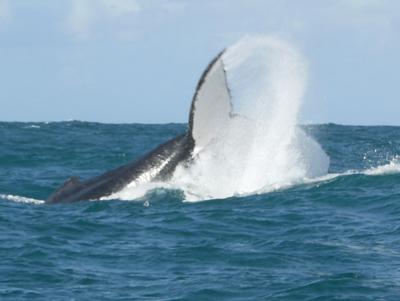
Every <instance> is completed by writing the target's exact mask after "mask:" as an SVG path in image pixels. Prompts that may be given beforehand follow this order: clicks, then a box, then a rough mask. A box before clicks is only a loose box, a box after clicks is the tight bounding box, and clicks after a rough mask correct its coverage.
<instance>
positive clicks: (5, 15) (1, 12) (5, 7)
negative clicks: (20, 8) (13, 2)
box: [0, 0, 11, 24]
mask: <svg viewBox="0 0 400 301" xmlns="http://www.w3.org/2000/svg"><path fill="white" fill-rule="evenodd" d="M10 18H11V8H10V2H9V1H8V0H0V24H2V23H6V22H8V21H9V20H10Z"/></svg>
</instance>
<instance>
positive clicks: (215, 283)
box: [0, 121, 400, 301]
mask: <svg viewBox="0 0 400 301" xmlns="http://www.w3.org/2000/svg"><path fill="white" fill-rule="evenodd" d="M304 128H305V130H306V132H307V133H308V134H309V135H311V136H313V137H314V138H315V139H316V140H317V141H318V142H319V143H320V144H321V146H322V147H323V149H324V150H325V152H326V153H327V154H328V155H329V157H330V161H331V163H330V169H329V174H330V176H327V177H325V178H323V179H320V180H318V181H315V182H305V183H304V184H299V185H295V186H292V187H289V188H287V189H281V190H277V191H274V192H271V193H266V194H258V195H251V196H246V197H232V198H229V199H224V200H211V201H202V202H196V203H187V202H184V194H183V192H182V191H180V190H179V189H178V190H165V189H158V190H154V191H152V192H149V193H148V194H147V195H146V197H145V198H142V199H140V200H137V201H119V200H112V201H93V202H77V203H73V204H60V205H44V204H40V201H35V200H44V199H46V197H47V196H48V195H49V194H51V193H52V192H53V190H54V189H55V188H57V187H59V186H60V184H61V183H63V182H64V181H65V180H66V179H67V178H68V177H69V176H71V175H79V176H80V177H82V178H88V177H91V176H95V175H98V174H100V173H102V172H104V171H106V170H109V169H111V168H114V167H116V166H118V165H121V164H124V163H126V162H128V161H130V160H132V159H135V158H139V157H140V156H141V155H143V154H144V153H145V152H146V151H149V150H151V149H152V148H153V147H154V146H156V145H157V144H159V143H161V142H163V141H165V140H167V139H169V138H172V137H174V136H176V135H177V134H179V133H182V132H183V131H185V129H186V125H182V124H166V125H138V124H115V125H113V124H100V123H88V122H78V121H73V122H60V123H0V141H1V144H0V207H1V209H0V230H1V231H0V300H93V299H98V300H296V301H299V300H400V164H398V163H397V160H398V157H397V156H398V155H400V128H398V127H356V126H340V125H334V124H327V125H314V126H305V127H304Z"/></svg>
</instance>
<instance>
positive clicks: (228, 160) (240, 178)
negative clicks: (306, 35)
mask: <svg viewBox="0 0 400 301" xmlns="http://www.w3.org/2000/svg"><path fill="white" fill-rule="evenodd" d="M221 59H222V62H223V65H224V68H225V71H226V76H227V83H228V86H229V90H230V94H231V100H232V104H233V114H232V117H231V118H230V119H229V122H228V124H224V128H223V129H222V130H221V129H218V131H215V137H214V139H213V140H212V142H211V143H210V144H209V145H208V146H207V147H206V148H205V149H203V150H202V151H201V152H199V153H198V154H196V158H195V160H194V163H193V164H192V165H190V167H184V166H180V167H179V168H178V169H177V170H176V172H175V174H174V178H173V180H172V181H171V182H172V184H173V185H174V186H176V187H179V188H180V189H183V190H184V192H185V195H186V199H187V200H190V201H195V200H202V199H213V198H226V197H231V196H234V195H248V194H253V193H262V192H268V191H271V190H274V189H279V188H282V187H286V186H288V185H292V184H295V183H299V182H301V181H303V180H305V179H310V178H314V177H319V176H322V175H324V174H326V173H327V171H328V166H329V158H328V156H327V155H326V154H325V153H324V152H323V150H322V149H321V147H320V146H319V145H318V143H316V142H315V141H314V140H312V139H311V138H310V137H308V136H307V135H306V134H305V133H304V132H303V131H302V130H301V129H300V128H299V127H298V126H297V121H298V119H297V118H298V113H299V111H300V108H301V101H302V96H303V93H304V90H305V86H306V74H307V72H306V63H305V61H304V59H303V58H302V56H301V55H300V54H299V53H298V52H297V51H295V49H294V48H293V47H291V46H290V45H289V44H287V43H286V42H284V41H281V40H279V39H276V38H270V37H247V38H244V39H242V40H241V41H239V42H238V43H237V44H235V45H233V46H231V47H229V48H228V49H227V50H226V52H225V53H224V55H223V56H222V58H221Z"/></svg>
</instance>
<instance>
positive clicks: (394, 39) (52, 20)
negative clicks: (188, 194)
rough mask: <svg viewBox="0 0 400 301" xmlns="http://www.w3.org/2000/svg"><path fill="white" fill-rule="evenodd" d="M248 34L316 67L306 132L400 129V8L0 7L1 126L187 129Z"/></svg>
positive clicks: (101, 3) (236, 4)
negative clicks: (312, 127) (206, 84)
mask: <svg viewBox="0 0 400 301" xmlns="http://www.w3.org/2000/svg"><path fill="white" fill-rule="evenodd" d="M246 35H273V36H276V37H279V38H281V39H284V40H286V41H288V42H289V43H290V44H293V45H294V46H295V47H296V48H297V49H299V50H300V51H301V53H302V55H303V56H304V57H305V58H306V60H307V63H308V72H309V79H308V87H307V93H306V94H305V96H304V100H303V110H302V112H301V115H300V122H301V123H327V122H333V123H340V124H357V125H361V124H362V125H400V114H399V113H400V80H399V79H400V76H399V75H398V74H397V71H398V70H400V1H398V0H324V1H320V0H302V1H298V0H280V1H277V0H202V1H196V0H57V1H54V0H29V1H26V0H0V82H1V85H0V120H1V121H62V120H71V119H75V120H87V121H98V122H112V123H167V122H187V119H188V111H189V106H190V101H191V99H192V95H193V93H194V89H195V86H196V84H197V81H198V79H199V77H200V75H201V73H202V71H203V70H204V68H205V67H206V66H207V64H208V62H209V61H210V60H211V59H212V58H213V57H214V56H215V55H216V54H217V53H218V52H219V51H221V50H222V49H224V48H225V47H227V46H229V45H231V44H233V43H235V42H236V41H238V40H239V39H240V38H242V37H244V36H246Z"/></svg>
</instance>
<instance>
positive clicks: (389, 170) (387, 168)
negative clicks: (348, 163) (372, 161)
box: [363, 156, 400, 176]
mask: <svg viewBox="0 0 400 301" xmlns="http://www.w3.org/2000/svg"><path fill="white" fill-rule="evenodd" d="M363 173H364V174H365V175H368V176H380V175H388V174H396V173H400V156H395V157H394V158H393V159H392V160H391V161H390V162H389V163H387V164H384V165H379V166H377V167H372V168H369V169H367V170H365V171H364V172H363Z"/></svg>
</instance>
